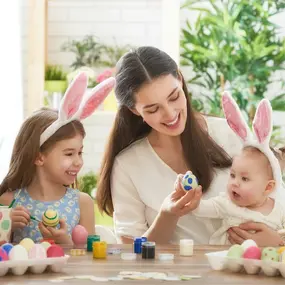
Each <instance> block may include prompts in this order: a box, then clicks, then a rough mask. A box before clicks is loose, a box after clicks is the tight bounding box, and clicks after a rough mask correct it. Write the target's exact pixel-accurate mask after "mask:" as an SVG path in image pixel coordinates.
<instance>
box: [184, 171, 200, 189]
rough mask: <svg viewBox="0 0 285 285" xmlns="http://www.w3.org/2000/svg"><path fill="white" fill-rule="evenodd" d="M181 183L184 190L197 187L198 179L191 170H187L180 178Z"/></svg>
mask: <svg viewBox="0 0 285 285" xmlns="http://www.w3.org/2000/svg"><path fill="white" fill-rule="evenodd" d="M181 184H182V187H183V189H184V190H185V191H189V190H192V189H195V188H197V187H198V180H197V178H196V176H195V175H194V174H193V173H192V171H187V172H186V174H185V175H184V176H183V178H182V181H181Z"/></svg>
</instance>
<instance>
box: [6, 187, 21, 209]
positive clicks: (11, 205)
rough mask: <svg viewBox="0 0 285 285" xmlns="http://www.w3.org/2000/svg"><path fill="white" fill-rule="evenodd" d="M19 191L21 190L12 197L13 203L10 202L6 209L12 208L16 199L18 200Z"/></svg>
mask: <svg viewBox="0 0 285 285" xmlns="http://www.w3.org/2000/svg"><path fill="white" fill-rule="evenodd" d="M21 191H22V189H20V190H19V192H18V193H17V195H16V196H15V197H14V199H13V201H12V202H11V204H10V205H9V207H8V208H9V209H10V208H12V207H13V205H14V203H15V201H16V199H17V198H18V196H19V195H20V193H21Z"/></svg>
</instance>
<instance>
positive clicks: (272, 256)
mask: <svg viewBox="0 0 285 285" xmlns="http://www.w3.org/2000/svg"><path fill="white" fill-rule="evenodd" d="M261 260H263V261H278V260H279V254H278V251H277V250H276V248H274V247H265V248H264V249H263V250H262V254H261Z"/></svg>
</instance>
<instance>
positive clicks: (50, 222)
mask: <svg viewBox="0 0 285 285" xmlns="http://www.w3.org/2000/svg"><path fill="white" fill-rule="evenodd" d="M42 221H43V224H44V225H45V226H47V227H55V226H57V224H58V223H59V218H58V214H57V211H54V210H51V209H48V210H46V211H45V212H44V213H43V216H42Z"/></svg>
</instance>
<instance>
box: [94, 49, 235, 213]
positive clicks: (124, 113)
mask: <svg viewBox="0 0 285 285" xmlns="http://www.w3.org/2000/svg"><path fill="white" fill-rule="evenodd" d="M170 74H171V75H172V76H174V77H175V78H177V79H178V78H181V79H182V83H183V91H184V93H185V96H186V99H187V121H186V126H185V130H184V132H183V133H182V134H181V142H182V147H183V151H184V155H185V159H186V162H187V164H188V165H187V166H188V167H189V169H191V170H192V172H193V173H194V174H195V175H196V176H197V178H198V180H199V182H200V184H201V185H202V186H203V191H207V190H208V188H209V186H210V184H211V182H212V179H213V171H214V167H217V168H227V167H230V166H231V164H232V160H231V158H230V157H229V156H228V154H227V153H226V152H225V151H224V150H223V149H222V148H221V147H220V146H219V145H217V144H216V143H215V142H214V141H213V140H212V139H211V137H210V136H209V135H208V133H207V132H206V131H205V130H204V129H203V128H201V127H200V124H199V123H198V121H197V119H196V117H197V116H196V115H197V114H195V112H194V110H193V109H192V107H191V102H190V99H189V96H188V91H187V86H186V83H185V81H184V79H183V76H182V75H181V73H180V72H179V71H178V66H177V64H176V63H175V61H174V60H173V59H172V58H171V57H170V56H169V55H168V54H166V53H165V52H163V51H161V50H159V49H157V48H154V47H140V48H138V49H137V50H134V51H130V52H128V53H127V54H125V55H124V56H123V57H122V58H121V60H120V61H119V63H118V66H117V74H116V89H115V94H116V98H117V100H118V103H119V109H118V112H117V114H116V118H115V122H114V125H113V128H112V130H111V133H110V136H109V140H108V143H107V146H106V149H105V153H104V156H103V161H102V165H101V171H100V175H99V181H98V187H97V195H96V198H97V203H98V207H99V209H100V211H103V212H105V213H106V214H108V215H109V216H112V215H113V211H114V208H113V202H112V196H111V173H112V167H113V164H114V161H115V158H116V156H117V155H118V154H119V153H120V152H121V151H122V150H124V149H125V148H126V147H128V146H129V145H130V144H132V143H133V142H135V141H137V140H139V139H141V138H144V137H146V136H147V135H148V134H149V133H150V131H151V127H150V126H148V125H147V124H146V123H144V122H143V119H142V118H141V117H140V116H137V115H135V114H134V113H133V112H132V111H130V109H133V108H134V107H135V103H136V102H135V94H136V93H137V92H138V91H139V89H140V88H141V87H142V86H143V85H144V84H146V83H148V82H151V80H153V79H156V78H158V77H160V76H165V75H170Z"/></svg>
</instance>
